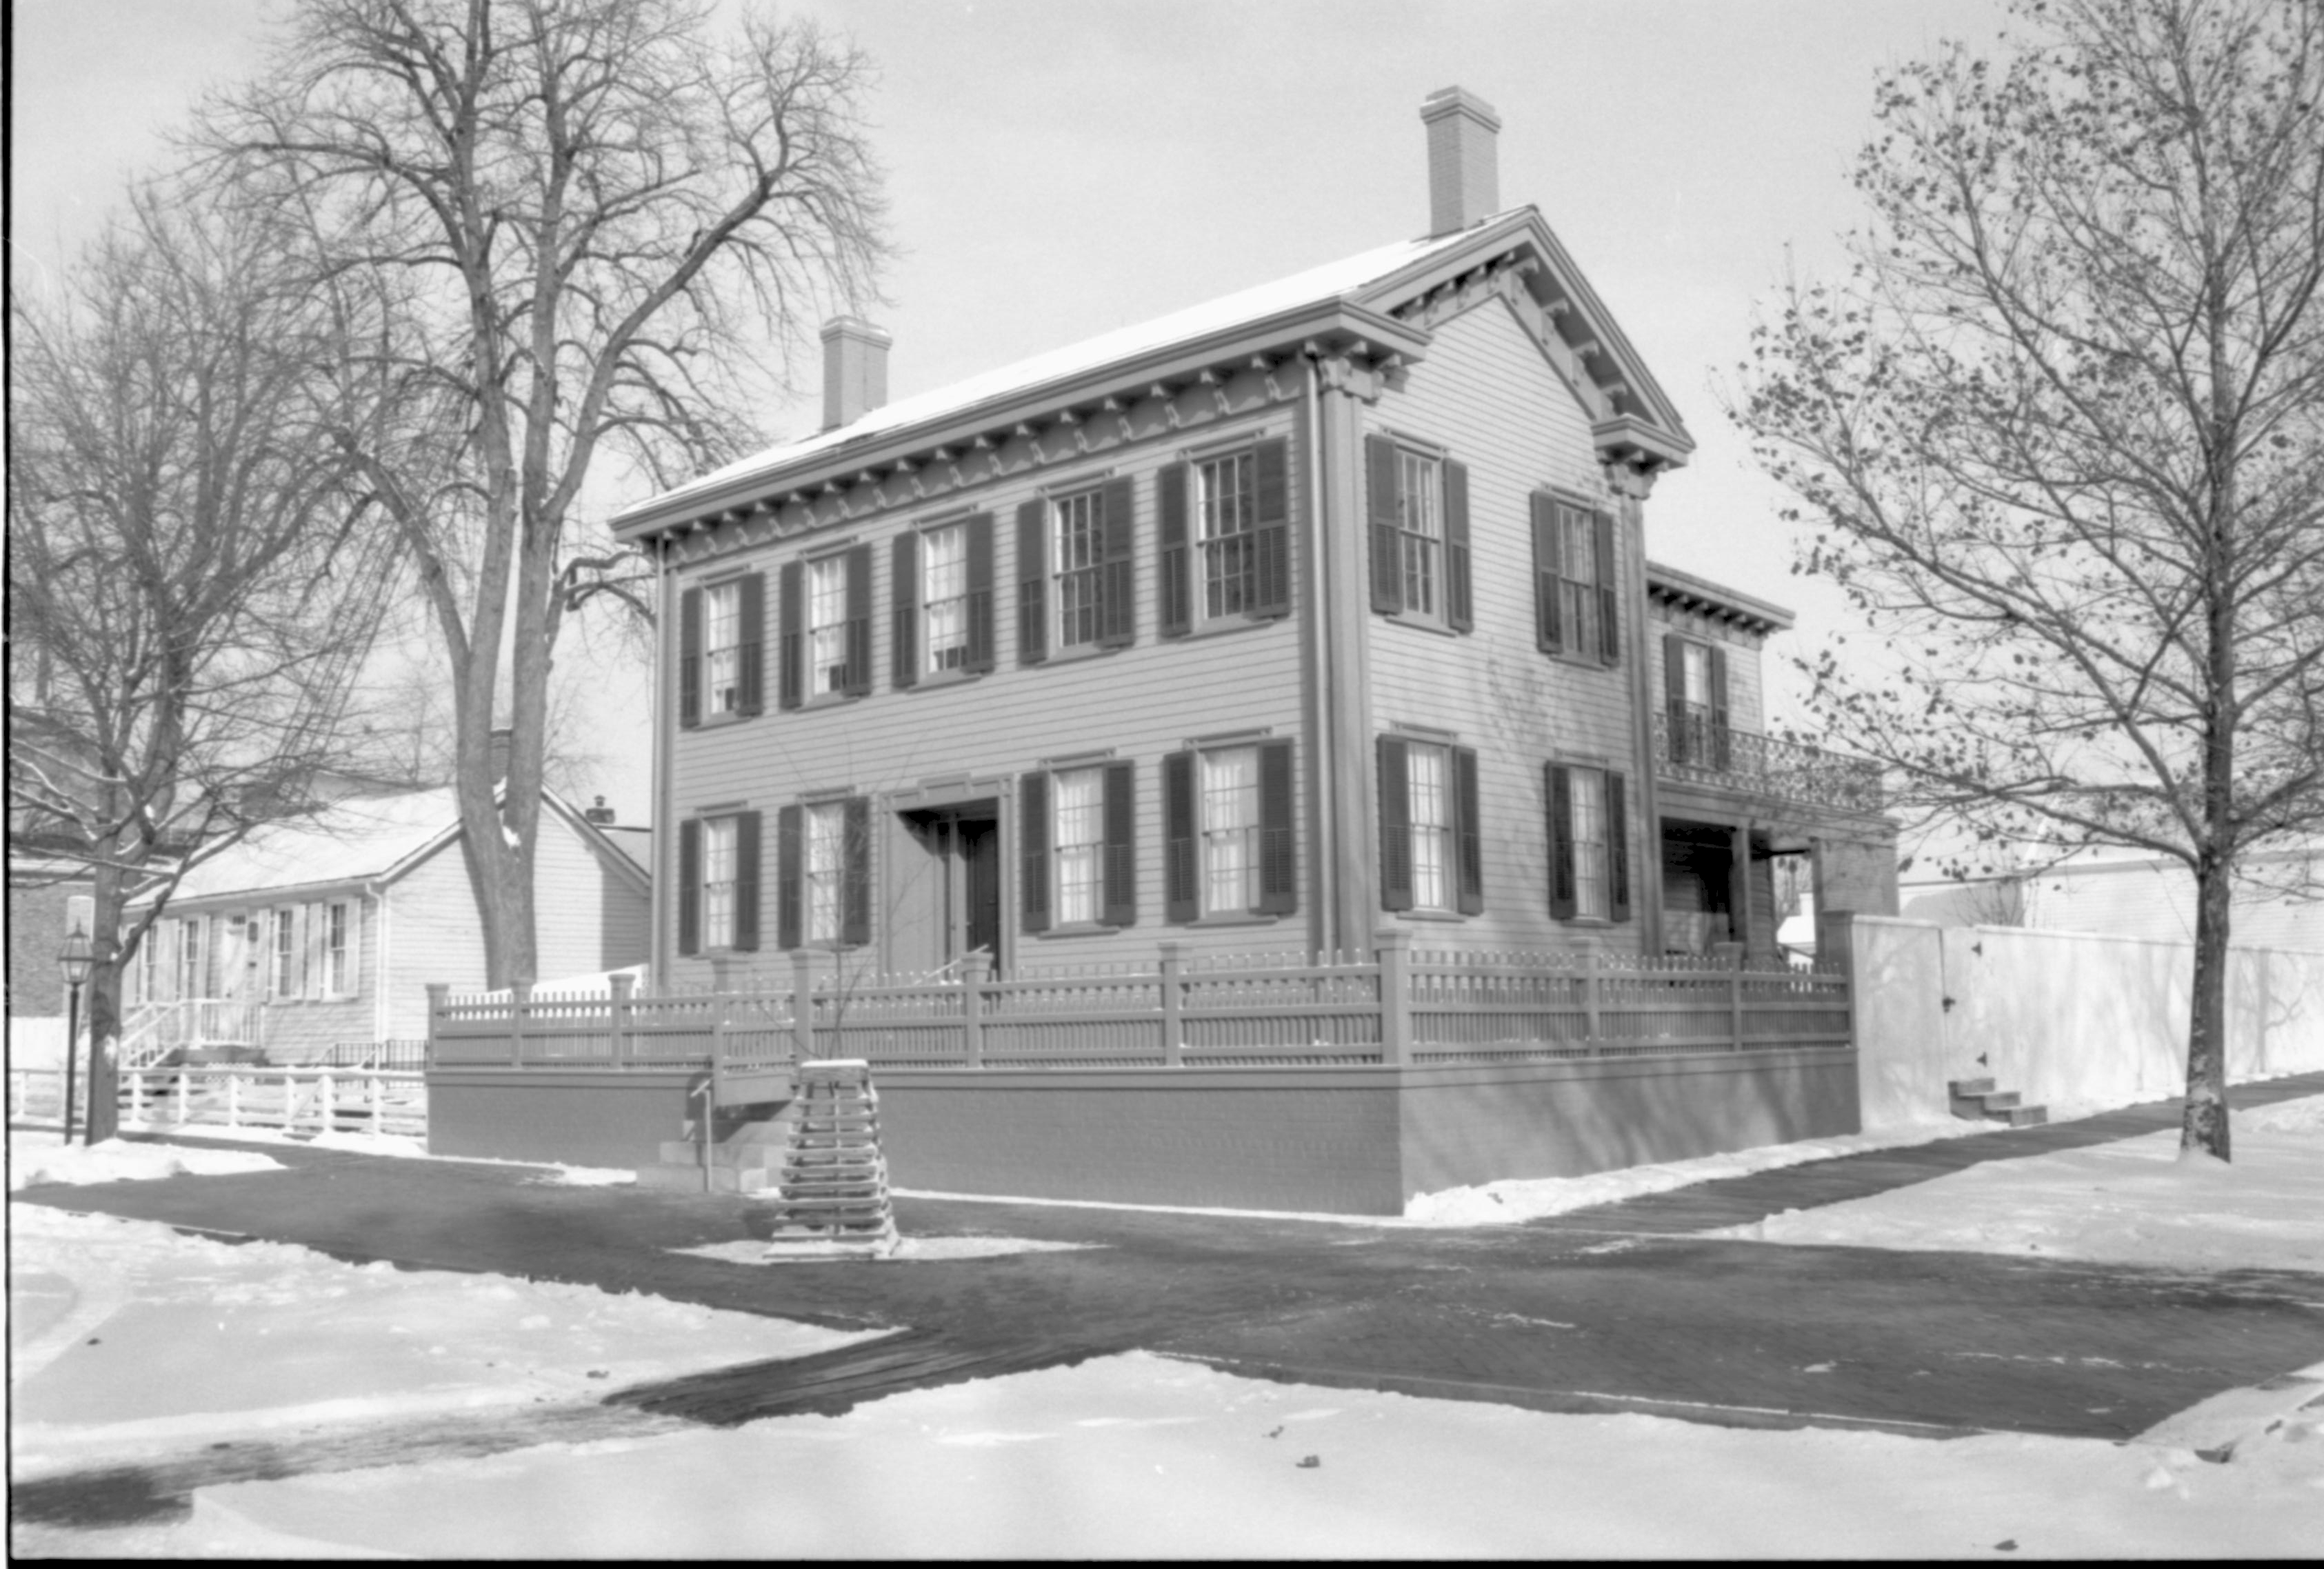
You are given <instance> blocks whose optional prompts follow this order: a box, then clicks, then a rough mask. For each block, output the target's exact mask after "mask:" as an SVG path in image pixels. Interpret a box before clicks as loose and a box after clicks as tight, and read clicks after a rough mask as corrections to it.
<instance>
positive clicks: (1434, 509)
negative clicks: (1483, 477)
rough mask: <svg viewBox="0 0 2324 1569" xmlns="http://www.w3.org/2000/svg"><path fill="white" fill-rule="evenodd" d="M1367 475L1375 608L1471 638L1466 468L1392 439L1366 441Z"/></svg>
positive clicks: (1467, 478) (1434, 453)
mask: <svg viewBox="0 0 2324 1569" xmlns="http://www.w3.org/2000/svg"><path fill="white" fill-rule="evenodd" d="M1364 467H1365V486H1366V490H1367V492H1368V494H1367V498H1366V507H1367V510H1368V512H1369V521H1370V529H1371V577H1372V583H1371V589H1372V608H1373V609H1374V610H1376V611H1378V612H1379V613H1380V614H1383V615H1395V616H1401V617H1403V618H1405V619H1406V620H1409V621H1416V622H1419V623H1424V624H1426V625H1431V626H1439V627H1443V628H1446V629H1448V630H1450V631H1452V632H1467V631H1469V630H1470V628H1471V625H1472V624H1473V620H1472V617H1471V610H1470V586H1469V470H1468V468H1467V466H1465V465H1462V464H1459V463H1455V462H1453V461H1452V459H1451V458H1449V457H1444V456H1443V455H1442V454H1440V453H1438V452H1435V451H1433V450H1423V449H1422V448H1419V447H1416V446H1414V445H1412V444H1410V443H1407V442H1404V441H1399V440H1397V439H1396V438H1392V437H1388V436H1367V437H1366V438H1364Z"/></svg>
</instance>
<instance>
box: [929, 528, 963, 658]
mask: <svg viewBox="0 0 2324 1569" xmlns="http://www.w3.org/2000/svg"><path fill="white" fill-rule="evenodd" d="M968 593H969V588H968V526H967V525H966V524H965V523H955V524H954V525H953V526H952V527H950V528H945V529H930V530H929V531H927V533H925V534H923V535H921V536H920V604H921V607H922V608H921V616H922V620H923V623H924V624H925V632H924V636H923V640H922V641H923V644H924V647H925V651H926V652H925V660H926V665H925V669H926V672H927V674H929V675H937V674H940V673H942V672H943V671H945V670H957V669H964V668H965V667H966V665H967V664H968Z"/></svg>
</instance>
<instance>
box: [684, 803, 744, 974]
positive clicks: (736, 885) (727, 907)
mask: <svg viewBox="0 0 2324 1569" xmlns="http://www.w3.org/2000/svg"><path fill="white" fill-rule="evenodd" d="M759 820H760V819H759V814H758V813H756V812H728V813H723V814H721V815H719V816H716V817H692V818H688V819H687V821H685V822H682V823H680V824H679V825H678V952H679V953H681V954H697V953H701V952H703V951H704V950H705V949H709V950H712V951H739V952H748V951H750V950H752V949H755V948H756V947H757V946H759Z"/></svg>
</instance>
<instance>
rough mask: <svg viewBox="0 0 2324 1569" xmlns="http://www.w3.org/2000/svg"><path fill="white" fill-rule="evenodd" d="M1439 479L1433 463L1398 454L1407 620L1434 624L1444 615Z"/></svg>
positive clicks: (1400, 562) (1419, 456) (1399, 565)
mask: <svg viewBox="0 0 2324 1569" xmlns="http://www.w3.org/2000/svg"><path fill="white" fill-rule="evenodd" d="M1442 495H1443V474H1442V472H1441V470H1440V468H1439V466H1438V464H1437V461H1436V459H1434V457H1425V456H1424V455H1422V454H1420V453H1417V452H1398V453H1397V485H1396V527H1397V570H1398V573H1399V577H1400V581H1401V583H1402V585H1403V597H1404V611H1405V614H1407V615H1417V616H1422V617H1426V618H1430V619H1434V618H1437V617H1439V616H1440V615H1441V614H1443V607H1442V605H1441V603H1440V594H1441V588H1440V585H1441V583H1442V581H1443V570H1444V569H1443V549H1444V521H1443V513H1442V509H1441V506H1440V498H1441V497H1442Z"/></svg>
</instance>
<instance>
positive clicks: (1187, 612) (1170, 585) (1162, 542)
mask: <svg viewBox="0 0 2324 1569" xmlns="http://www.w3.org/2000/svg"><path fill="white" fill-rule="evenodd" d="M1192 475H1193V470H1192V466H1191V465H1188V464H1184V463H1174V464H1172V465H1171V466H1169V467H1167V468H1166V469H1164V470H1163V471H1162V506H1161V513H1162V515H1161V517H1160V519H1159V520H1158V521H1157V524H1156V527H1155V535H1156V538H1157V540H1159V546H1160V548H1159V549H1158V550H1157V554H1156V559H1155V574H1156V577H1157V589H1158V592H1157V600H1158V603H1159V611H1158V614H1159V615H1160V617H1161V626H1160V627H1159V629H1158V630H1159V632H1160V634H1161V635H1162V636H1164V637H1184V636H1185V635H1186V633H1187V632H1190V631H1192V630H1193V628H1194V551H1193V549H1192V548H1191V547H1190V546H1189V545H1188V544H1187V540H1186V536H1187V531H1188V522H1187V517H1186V491H1187V486H1188V485H1189V484H1190V483H1191V482H1192Z"/></svg>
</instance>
